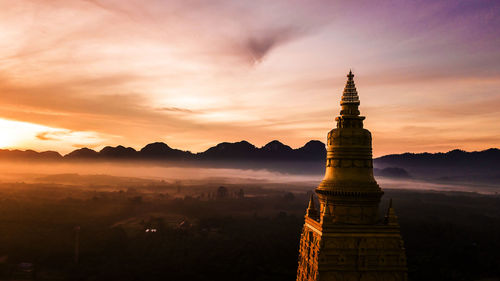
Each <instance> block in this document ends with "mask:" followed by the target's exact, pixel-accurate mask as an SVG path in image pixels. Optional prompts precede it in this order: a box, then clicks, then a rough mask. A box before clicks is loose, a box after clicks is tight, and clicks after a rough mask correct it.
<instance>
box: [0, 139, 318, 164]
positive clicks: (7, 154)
mask: <svg viewBox="0 0 500 281" xmlns="http://www.w3.org/2000/svg"><path fill="white" fill-rule="evenodd" d="M325 158H326V149H325V144H324V143H322V142H320V141H316V140H312V141H309V142H308V143H306V144H305V145H304V146H303V147H300V148H297V149H292V148H291V147H290V146H288V145H285V144H283V143H281V142H279V141H276V140H275V141H272V142H270V143H268V144H266V145H264V146H263V147H260V148H258V147H256V146H254V145H253V144H251V143H249V142H247V141H240V142H235V143H229V142H223V143H219V144H218V145H216V146H214V147H211V148H209V149H207V150H206V151H204V152H200V153H191V152H189V151H183V150H179V149H175V148H171V147H170V146H168V145H167V144H165V143H163V142H155V143H150V144H148V145H146V146H145V147H143V148H142V149H140V150H135V149H134V148H132V147H124V146H121V145H119V146H116V147H111V146H106V147H104V148H103V149H101V150H100V151H95V150H92V149H90V148H86V147H84V148H80V149H77V150H74V151H72V152H70V153H68V154H66V155H61V154H59V153H58V152H55V151H45V152H36V151H33V150H25V151H22V150H7V149H0V159H9V160H119V159H127V160H128V159H137V160H165V161H189V160H208V161H217V160H238V161H263V160H264V161H322V162H323V161H324V160H325Z"/></svg>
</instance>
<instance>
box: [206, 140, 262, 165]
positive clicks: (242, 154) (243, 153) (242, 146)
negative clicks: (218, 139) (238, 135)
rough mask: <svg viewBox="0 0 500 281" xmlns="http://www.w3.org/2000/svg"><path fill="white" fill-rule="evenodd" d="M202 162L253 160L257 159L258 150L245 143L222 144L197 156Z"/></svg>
mask: <svg viewBox="0 0 500 281" xmlns="http://www.w3.org/2000/svg"><path fill="white" fill-rule="evenodd" d="M198 156H199V158H200V159H203V160H243V161H246V160H254V159H258V158H259V149H258V148H256V147H255V146H254V145H253V144H251V143H249V142H247V141H240V142H234V143H229V142H223V143H219V144H218V145H216V146H214V147H211V148H209V149H207V150H206V151H205V152H202V153H199V154H198Z"/></svg>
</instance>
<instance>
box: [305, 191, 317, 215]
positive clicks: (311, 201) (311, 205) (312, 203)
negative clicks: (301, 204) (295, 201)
mask: <svg viewBox="0 0 500 281" xmlns="http://www.w3.org/2000/svg"><path fill="white" fill-rule="evenodd" d="M307 209H308V210H315V211H316V207H315V206H314V196H313V195H312V194H311V198H310V199H309V206H308V207H307Z"/></svg>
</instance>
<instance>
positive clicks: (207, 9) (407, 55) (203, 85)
mask: <svg viewBox="0 0 500 281" xmlns="http://www.w3.org/2000/svg"><path fill="white" fill-rule="evenodd" d="M375 2H376V3H375ZM498 14H500V4H499V3H498V2H496V1H460V2H456V1H437V2H435V1H399V2H377V1H361V2H357V1H356V4H354V3H351V2H350V1H338V2H337V1H321V0H314V1H307V3H305V2H304V1H288V0H287V1H181V0H179V1H178V0H175V1H159V0H148V1H139V0H120V1H117V0H82V1H63V0H55V1H25V0H20V1H7V0H0V118H2V119H0V129H1V137H0V147H1V148H20V149H28V148H30V149H34V150H57V151H60V152H61V153H67V152H69V151H71V150H73V149H75V148H77V147H82V146H88V147H91V148H94V149H100V148H102V147H104V146H106V145H113V146H115V145H119V144H122V145H125V146H131V147H134V148H136V149H139V148H141V147H142V146H144V145H145V144H147V143H150V142H154V141H163V142H166V143H167V144H168V145H169V146H171V147H175V148H179V149H184V150H191V151H194V152H197V151H203V150H205V149H207V148H208V147H210V146H213V145H215V144H217V143H219V142H223V141H229V142H232V141H240V140H243V139H245V140H247V141H249V142H251V143H253V144H255V145H257V146H262V145H264V144H266V143H267V142H269V141H272V140H274V139H278V140H280V141H282V142H283V143H286V144H288V145H290V146H292V147H294V148H296V147H300V146H302V145H304V144H305V143H306V142H307V141H309V140H311V139H318V140H321V141H323V142H324V141H325V137H326V133H327V132H328V130H329V129H330V128H331V127H332V125H333V124H334V123H333V120H334V118H335V116H336V115H337V114H338V108H339V104H338V101H339V98H340V95H341V92H342V88H343V86H344V83H345V75H346V73H347V72H348V70H349V69H350V68H352V69H353V71H354V73H355V74H356V83H357V87H358V90H359V95H360V99H361V107H360V109H361V113H362V114H363V115H365V116H367V120H366V126H367V127H369V128H370V130H371V131H372V133H373V135H374V136H375V138H374V154H375V155H376V156H380V155H383V154H388V153H401V152H406V151H411V152H423V151H428V152H436V151H448V150H451V149H455V148H460V149H465V150H481V149H486V148H489V147H495V146H498V143H499V142H500V122H498V120H500V111H499V110H498V108H499V107H500V92H499V91H498V89H500V64H499V63H498V61H500V52H499V51H498V50H500V38H499V37H498V30H499V28H500V19H499V17H498ZM277 15H279V16H277Z"/></svg>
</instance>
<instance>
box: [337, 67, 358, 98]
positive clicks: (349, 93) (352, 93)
mask: <svg viewBox="0 0 500 281" xmlns="http://www.w3.org/2000/svg"><path fill="white" fill-rule="evenodd" d="M346 103H352V104H358V105H359V96H358V91H357V90H356V85H355V84H354V74H352V70H349V74H347V82H346V84H345V87H344V92H343V93H342V100H341V101H340V105H343V104H346Z"/></svg>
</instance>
